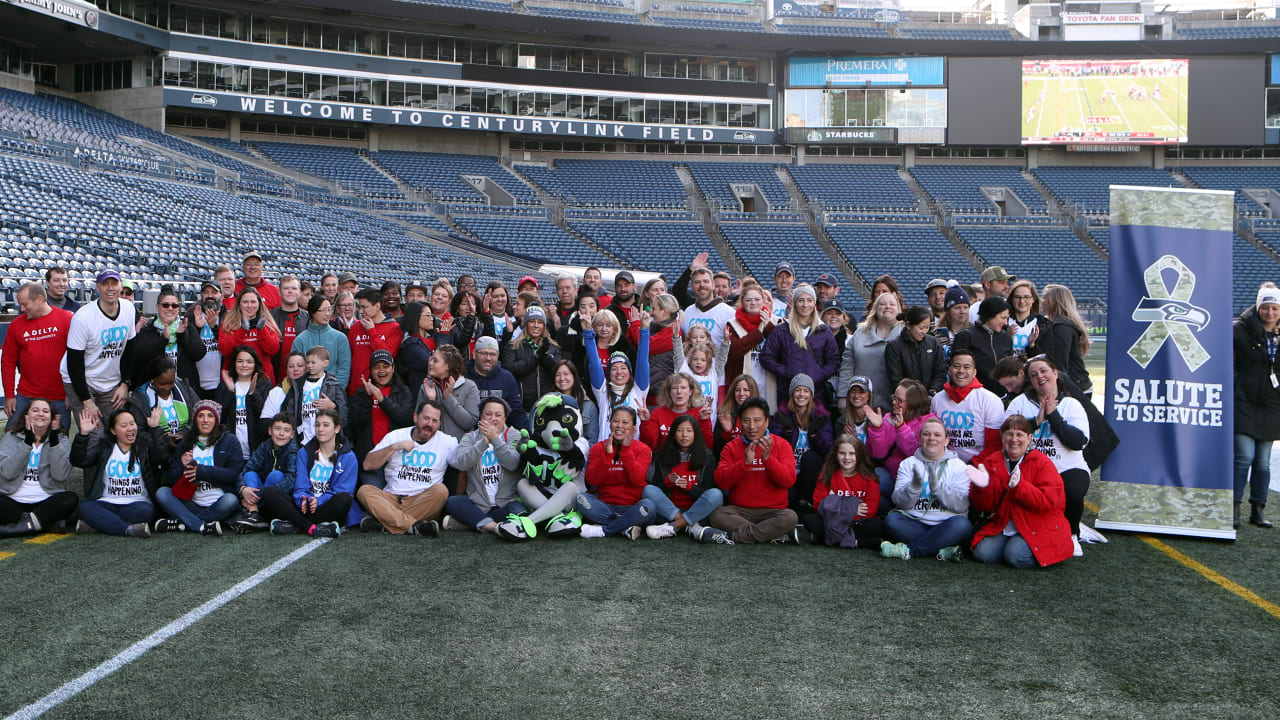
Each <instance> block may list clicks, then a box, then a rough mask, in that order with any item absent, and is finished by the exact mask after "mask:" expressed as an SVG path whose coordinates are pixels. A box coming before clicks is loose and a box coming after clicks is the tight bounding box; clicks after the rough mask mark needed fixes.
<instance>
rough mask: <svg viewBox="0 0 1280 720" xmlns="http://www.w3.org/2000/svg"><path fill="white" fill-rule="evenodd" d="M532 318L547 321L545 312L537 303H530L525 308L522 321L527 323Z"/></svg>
mask: <svg viewBox="0 0 1280 720" xmlns="http://www.w3.org/2000/svg"><path fill="white" fill-rule="evenodd" d="M532 320H538V321H541V322H544V323H545V322H546V321H547V312H546V311H545V310H543V309H542V308H540V307H538V306H537V305H530V306H529V307H527V308H525V311H524V321H525V322H526V323H528V322H530V321H532Z"/></svg>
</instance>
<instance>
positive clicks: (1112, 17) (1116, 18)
mask: <svg viewBox="0 0 1280 720" xmlns="http://www.w3.org/2000/svg"><path fill="white" fill-rule="evenodd" d="M1131 23H1138V24H1142V13H1078V12H1068V13H1062V24H1063V25H1128V24H1131Z"/></svg>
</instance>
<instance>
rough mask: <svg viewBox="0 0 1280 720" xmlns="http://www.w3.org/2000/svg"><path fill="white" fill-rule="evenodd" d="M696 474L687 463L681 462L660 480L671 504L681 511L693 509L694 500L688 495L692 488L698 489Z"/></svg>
mask: <svg viewBox="0 0 1280 720" xmlns="http://www.w3.org/2000/svg"><path fill="white" fill-rule="evenodd" d="M698 472H699V471H697V470H694V469H693V468H691V467H689V463H688V462H682V463H680V464H679V465H677V466H675V467H674V468H672V469H671V471H670V472H668V473H667V476H666V477H664V478H662V485H663V487H665V488H666V489H667V495H668V496H669V497H670V498H671V504H672V505H675V506H676V507H678V508H680V509H681V510H688V509H689V508H691V507H693V502H694V500H696V499H697V498H695V497H694V496H693V495H692V494H690V493H689V491H690V490H692V489H693V488H696V487H698Z"/></svg>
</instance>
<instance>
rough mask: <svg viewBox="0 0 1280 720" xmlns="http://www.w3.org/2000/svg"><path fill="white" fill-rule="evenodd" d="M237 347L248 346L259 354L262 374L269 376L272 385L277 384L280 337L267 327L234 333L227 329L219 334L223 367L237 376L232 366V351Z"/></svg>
mask: <svg viewBox="0 0 1280 720" xmlns="http://www.w3.org/2000/svg"><path fill="white" fill-rule="evenodd" d="M237 345H248V346H249V347H251V348H253V349H254V352H256V353H258V359H259V360H261V361H262V374H263V375H266V376H267V379H268V380H270V381H271V384H272V385H275V384H276V370H275V357H276V353H278V352H280V336H279V335H278V334H276V331H275V330H272V329H271V328H270V327H268V326H267V325H265V324H264V325H262V326H261V327H258V328H254V329H249V328H245V327H241V328H240V329H239V330H236V331H234V332H228V331H227V330H226V329H225V327H224V329H223V330H221V331H219V333H218V352H220V353H222V366H223V368H224V369H226V370H230V371H231V372H232V374H233V375H234V374H235V368H233V367H232V366H231V351H232V350H234V349H235V348H236V346H237Z"/></svg>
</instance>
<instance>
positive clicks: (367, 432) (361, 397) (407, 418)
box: [344, 378, 421, 463]
mask: <svg viewBox="0 0 1280 720" xmlns="http://www.w3.org/2000/svg"><path fill="white" fill-rule="evenodd" d="M418 387H419V388H420V387H421V385H419V386H418ZM383 391H384V392H385V393H386V397H384V398H383V399H382V402H380V403H378V407H380V408H382V412H384V413H386V415H387V427H388V429H390V430H398V429H400V428H403V427H409V426H410V425H412V424H413V411H414V409H415V408H414V401H415V399H416V397H417V394H418V392H417V389H416V388H415V389H410V388H409V386H407V385H405V384H404V383H402V382H400V378H392V379H391V385H390V386H389V387H387V388H384V389H383ZM344 434H345V435H346V436H347V437H349V438H351V442H352V445H353V446H354V449H355V453H356V458H357V459H358V460H359V461H360V462H361V463H364V458H365V456H366V455H368V454H369V451H370V450H373V446H374V444H375V443H374V442H373V399H372V398H370V397H369V393H367V392H365V390H364V388H363V387H361V388H360V389H359V390H356V394H355V395H352V396H351V401H350V403H349V404H348V406H347V424H346V426H345V432H344Z"/></svg>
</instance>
